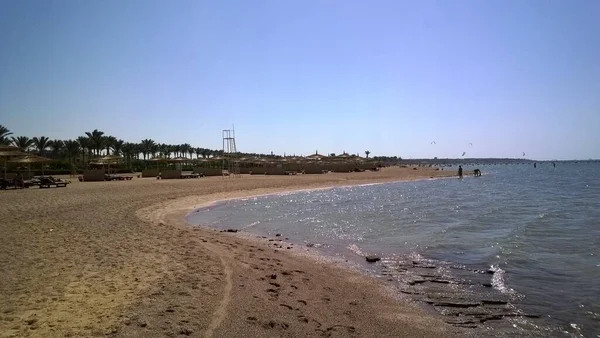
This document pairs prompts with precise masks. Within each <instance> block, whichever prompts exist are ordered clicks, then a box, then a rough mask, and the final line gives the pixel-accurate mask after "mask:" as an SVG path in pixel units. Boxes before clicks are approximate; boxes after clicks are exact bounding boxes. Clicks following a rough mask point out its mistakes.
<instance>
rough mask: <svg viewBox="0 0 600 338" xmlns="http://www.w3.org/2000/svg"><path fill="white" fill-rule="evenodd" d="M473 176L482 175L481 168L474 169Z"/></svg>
mask: <svg viewBox="0 0 600 338" xmlns="http://www.w3.org/2000/svg"><path fill="white" fill-rule="evenodd" d="M473 176H475V177H479V176H481V170H479V169H475V170H473Z"/></svg>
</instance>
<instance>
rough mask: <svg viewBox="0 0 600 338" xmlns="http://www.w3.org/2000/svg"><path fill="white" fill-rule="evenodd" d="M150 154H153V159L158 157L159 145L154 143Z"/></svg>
mask: <svg viewBox="0 0 600 338" xmlns="http://www.w3.org/2000/svg"><path fill="white" fill-rule="evenodd" d="M150 153H151V154H152V157H156V153H158V144H156V143H154V144H153V145H152V146H150Z"/></svg>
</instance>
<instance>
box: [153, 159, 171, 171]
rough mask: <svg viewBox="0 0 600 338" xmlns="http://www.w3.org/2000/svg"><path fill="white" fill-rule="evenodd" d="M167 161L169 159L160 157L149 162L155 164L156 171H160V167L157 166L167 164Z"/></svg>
mask: <svg viewBox="0 0 600 338" xmlns="http://www.w3.org/2000/svg"><path fill="white" fill-rule="evenodd" d="M169 160H170V159H169V158H166V157H162V156H159V157H155V158H151V159H150V161H152V162H156V169H160V166H159V164H160V163H167V162H169Z"/></svg>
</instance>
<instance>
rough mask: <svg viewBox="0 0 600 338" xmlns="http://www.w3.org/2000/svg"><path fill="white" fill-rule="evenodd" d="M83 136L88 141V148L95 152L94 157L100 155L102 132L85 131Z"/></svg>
mask: <svg viewBox="0 0 600 338" xmlns="http://www.w3.org/2000/svg"><path fill="white" fill-rule="evenodd" d="M85 134H86V135H87V137H88V138H89V139H90V144H89V146H90V147H91V148H92V149H93V150H95V151H96V156H98V155H100V151H101V150H102V149H104V137H103V136H104V132H103V131H100V130H98V129H94V130H93V131H91V132H90V131H86V132H85Z"/></svg>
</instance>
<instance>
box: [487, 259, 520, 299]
mask: <svg viewBox="0 0 600 338" xmlns="http://www.w3.org/2000/svg"><path fill="white" fill-rule="evenodd" d="M490 270H491V271H493V272H494V274H493V275H492V286H493V287H494V289H496V290H498V291H500V292H502V293H514V290H513V289H511V288H509V287H507V286H506V271H504V270H502V269H501V268H500V267H499V266H498V265H492V266H490Z"/></svg>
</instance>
